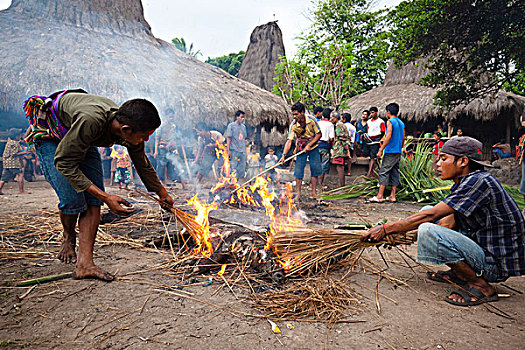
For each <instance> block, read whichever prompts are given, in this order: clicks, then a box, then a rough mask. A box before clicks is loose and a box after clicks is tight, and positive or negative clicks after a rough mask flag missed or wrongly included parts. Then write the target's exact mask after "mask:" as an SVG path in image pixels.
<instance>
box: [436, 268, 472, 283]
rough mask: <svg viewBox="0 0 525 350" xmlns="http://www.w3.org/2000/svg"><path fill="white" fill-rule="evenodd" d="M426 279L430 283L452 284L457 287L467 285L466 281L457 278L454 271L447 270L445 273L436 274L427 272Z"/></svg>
mask: <svg viewBox="0 0 525 350" xmlns="http://www.w3.org/2000/svg"><path fill="white" fill-rule="evenodd" d="M427 278H428V279H429V280H432V281H436V282H442V283H450V282H452V283H454V284H457V285H459V286H463V285H465V284H467V282H466V281H463V280H462V279H461V278H459V277H458V276H457V275H456V274H455V273H454V271H452V270H447V271H438V272H430V271H429V272H427Z"/></svg>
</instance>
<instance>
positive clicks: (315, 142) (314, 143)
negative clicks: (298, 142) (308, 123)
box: [304, 131, 322, 152]
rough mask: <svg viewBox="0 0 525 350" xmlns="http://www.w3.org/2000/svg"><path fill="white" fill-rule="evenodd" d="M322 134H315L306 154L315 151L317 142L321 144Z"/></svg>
mask: <svg viewBox="0 0 525 350" xmlns="http://www.w3.org/2000/svg"><path fill="white" fill-rule="evenodd" d="M321 136H322V134H321V132H320V131H319V132H318V133H317V134H315V136H314V137H313V138H312V141H310V142H309V143H308V144H307V145H306V147H305V148H304V149H305V151H306V152H308V151H310V150H312V149H313V147H314V146H315V145H316V144H317V142H319V140H320V139H321Z"/></svg>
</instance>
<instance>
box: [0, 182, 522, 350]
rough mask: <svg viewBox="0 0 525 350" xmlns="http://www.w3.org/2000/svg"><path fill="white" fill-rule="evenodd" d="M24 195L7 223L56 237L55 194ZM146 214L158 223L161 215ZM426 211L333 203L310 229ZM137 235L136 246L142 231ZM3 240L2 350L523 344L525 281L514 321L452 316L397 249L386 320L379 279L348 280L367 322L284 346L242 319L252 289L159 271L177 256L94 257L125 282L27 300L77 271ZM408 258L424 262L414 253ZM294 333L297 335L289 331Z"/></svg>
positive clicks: (80, 284)
mask: <svg viewBox="0 0 525 350" xmlns="http://www.w3.org/2000/svg"><path fill="white" fill-rule="evenodd" d="M15 185H16V184H13V183H10V184H7V186H6V188H5V191H4V192H5V193H6V195H4V196H0V220H1V222H6V221H5V220H6V218H8V219H9V218H11V219H10V220H14V219H12V218H13V217H14V216H19V215H28V214H34V218H33V219H32V220H28V221H27V225H48V226H49V230H55V231H56V230H58V229H59V221H58V216H56V215H55V216H53V215H51V214H49V215H48V216H47V219H46V222H45V223H44V222H41V221H42V219H41V216H42V214H41V213H42V212H41V211H42V210H47V211H56V203H57V200H56V197H55V195H54V193H53V191H52V190H51V188H50V187H49V186H48V185H47V183H45V182H44V181H38V182H33V183H29V184H27V186H26V188H27V191H28V193H27V194H24V195H18V194H17V189H16V186H15ZM111 191H112V192H115V193H116V192H117V191H118V189H112V190H111ZM171 192H172V193H173V194H174V195H175V196H176V197H177V202H178V203H183V202H184V201H185V200H186V199H187V198H189V195H190V192H188V191H185V192H184V191H181V190H179V188H178V187H173V188H172V190H171ZM137 206H138V207H140V208H143V209H145V210H149V211H150V212H151V213H153V214H152V215H160V213H159V211H157V209H156V208H155V206H154V205H152V204H148V203H137ZM418 208H419V205H415V204H409V203H397V204H391V203H388V204H372V203H367V202H366V201H365V200H364V199H355V200H349V201H344V202H337V203H331V206H330V207H326V208H325V209H323V210H324V212H321V211H319V210H310V209H308V208H306V209H305V211H306V214H307V215H308V217H309V219H310V220H311V222H316V223H317V224H321V225H325V227H329V226H330V225H333V224H341V223H344V222H352V221H363V218H366V219H367V220H368V221H371V222H377V221H379V220H380V219H382V218H388V219H389V220H390V221H392V220H395V219H399V218H402V217H404V216H406V215H408V214H411V213H414V212H415V211H417V210H418ZM356 211H358V212H359V213H360V214H361V216H362V217H358V216H357V215H356ZM49 220H51V221H52V222H53V223H54V224H50V223H49ZM130 222H131V221H130ZM130 226H133V225H128V226H126V224H125V221H123V224H122V225H121V226H119V227H120V229H118V230H115V229H113V230H112V231H111V232H109V231H110V230H108V229H106V228H105V226H104V225H103V226H102V230H103V231H104V230H105V232H109V234H111V235H113V236H114V237H116V238H119V237H126V236H127V235H129V234H130V232H132V231H133V229H134V227H130ZM40 229H41V227H40ZM133 232H134V233H133V234H134V235H135V237H136V236H137V232H136V230H135V231H133ZM58 234H59V233H58ZM0 235H1V236H0V261H1V266H0V278H1V287H0V290H1V296H0V347H5V348H8V349H10V348H12V349H15V348H23V347H27V348H31V349H48V348H53V349H195V348H204V349H281V348H282V349H321V348H322V349H495V348H497V349H523V348H524V344H525V312H524V311H525V296H524V295H523V292H524V291H525V278H523V277H514V278H510V279H509V280H507V281H506V282H505V283H504V284H505V285H506V286H508V287H511V288H513V289H509V288H507V287H506V286H503V285H502V284H497V285H496V287H497V289H498V292H499V293H502V294H506V295H508V297H506V298H502V299H500V301H498V302H496V303H492V304H491V305H493V306H495V307H497V308H498V309H499V310H501V311H503V312H504V313H506V314H508V315H509V316H510V317H511V318H505V317H502V316H500V315H498V314H497V312H498V311H497V310H496V309H494V308H492V307H486V306H484V305H481V306H476V307H471V308H462V307H456V306H452V305H449V304H448V303H446V302H445V301H444V297H445V296H446V295H447V294H448V293H449V291H450V289H451V286H449V285H445V284H441V283H437V282H432V281H428V280H427V279H426V278H425V269H424V268H422V267H420V266H417V265H416V264H415V263H413V262H410V263H409V264H410V267H409V266H408V265H407V263H406V262H405V261H404V260H403V259H402V258H401V254H399V253H398V252H397V251H396V250H395V249H393V250H390V251H385V253H384V254H385V258H386V260H387V262H388V270H387V271H386V272H387V273H388V274H389V275H390V276H392V277H395V278H397V279H400V280H402V281H404V282H405V283H406V284H407V286H403V285H399V286H396V285H394V284H393V283H392V282H390V281H389V280H388V279H383V280H382V281H381V283H380V284H379V287H378V292H379V293H378V301H379V305H380V312H379V311H378V308H377V306H376V286H377V284H378V276H377V275H376V274H373V273H370V272H356V273H351V274H350V275H349V277H348V278H346V279H345V283H346V284H347V285H348V287H349V288H350V287H351V288H354V289H355V290H356V291H357V292H358V293H360V294H361V295H362V297H361V300H362V303H363V304H364V305H363V306H362V309H363V311H362V312H361V313H357V314H353V315H351V314H348V315H347V316H346V317H345V319H347V320H354V321H362V322H356V323H340V324H336V325H334V326H333V327H332V328H329V327H328V326H327V325H326V324H324V323H308V322H277V325H278V326H279V328H280V329H281V331H282V333H281V334H280V335H276V334H273V333H272V331H271V327H270V324H269V322H268V321H267V320H266V319H261V318H257V317H247V316H243V315H241V314H240V313H238V312H244V313H251V314H258V313H259V311H258V310H254V309H252V308H250V307H249V306H248V305H247V304H246V303H245V302H244V299H245V298H247V297H248V295H249V293H248V290H247V289H246V288H241V287H240V286H239V287H237V286H233V290H234V292H235V295H233V294H232V293H231V292H230V291H229V289H228V288H226V287H224V288H220V287H221V286H222V282H221V280H220V279H218V278H215V279H214V280H213V283H212V284H211V285H209V286H206V287H205V286H204V284H205V283H206V282H207V281H209V276H197V277H196V278H195V279H194V280H193V281H191V284H192V285H191V286H186V285H183V284H182V282H181V280H180V278H179V277H176V276H175V275H174V274H173V273H172V272H171V271H170V270H169V269H168V268H161V267H162V264H164V263H167V262H169V261H170V259H171V253H170V250H169V249H141V248H132V247H130V246H129V245H122V244H105V245H103V246H97V248H96V250H95V261H96V262H97V263H98V264H99V265H101V266H102V267H103V268H105V269H107V270H109V271H111V272H116V273H117V275H118V279H117V280H116V281H114V282H111V283H105V282H101V281H94V280H81V281H76V280H72V279H64V280H60V281H55V282H50V283H46V284H41V285H38V286H37V287H36V288H34V289H33V290H31V292H30V293H29V294H28V295H27V296H25V297H24V298H23V299H22V300H20V299H19V298H20V297H21V296H23V295H24V294H25V293H26V292H28V291H29V290H30V288H29V287H14V285H15V284H16V283H17V282H18V281H21V280H25V279H28V278H36V277H41V276H48V275H54V274H60V273H65V272H70V271H72V269H73V266H72V265H66V264H63V263H61V262H59V261H58V260H56V259H55V256H56V253H57V252H58V248H59V246H58V244H57V242H56V241H49V242H34V246H29V247H26V248H27V251H30V250H31V249H33V248H34V250H35V251H40V252H41V251H44V253H39V254H36V255H35V256H31V255H30V254H27V255H26V256H25V257H24V258H22V259H13V258H11V257H12V256H13V253H12V252H11V251H10V246H9V237H5V236H4V230H3V229H2V228H0ZM139 235H140V237H142V238H144V239H148V238H151V236H152V235H153V233H152V232H149V231H148V230H143V231H141V232H140V233H139ZM11 248H13V247H11ZM404 249H405V250H406V252H407V253H408V254H409V255H410V256H412V257H414V258H415V256H416V247H415V246H409V247H408V248H404ZM47 252H49V253H47ZM374 252H375V249H371V251H370V252H367V253H365V254H368V255H369V256H371V257H373V258H375V259H376V260H377V262H378V263H379V264H382V265H384V263H383V262H382V260H381V259H380V258H379V257H378V256H377V254H374ZM434 268H435V267H434ZM346 272H347V271H345V270H341V271H335V272H333V273H331V274H330V278H334V279H337V278H340V277H341V276H343V275H344V274H345V273H346ZM161 286H176V287H179V288H178V291H179V294H182V295H187V296H188V297H192V298H194V299H192V298H187V297H180V296H176V295H173V294H169V293H166V292H162V291H158V290H159V289H160V288H159V287H161ZM219 288H220V290H219V291H217V290H218V289H219ZM195 298H197V299H199V300H196V299H195ZM202 301H204V302H202ZM211 304H213V305H215V306H212V305H211ZM217 306H221V307H223V308H226V309H223V308H219V307H217ZM288 323H290V324H291V325H293V327H294V328H293V329H289V328H288V327H287V324H288Z"/></svg>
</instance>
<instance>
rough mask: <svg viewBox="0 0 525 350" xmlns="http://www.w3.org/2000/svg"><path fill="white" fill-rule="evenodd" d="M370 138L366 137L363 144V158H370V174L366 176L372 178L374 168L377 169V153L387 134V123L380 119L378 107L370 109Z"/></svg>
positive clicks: (367, 124)
mask: <svg viewBox="0 0 525 350" xmlns="http://www.w3.org/2000/svg"><path fill="white" fill-rule="evenodd" d="M366 126H367V132H366V135H367V136H368V137H366V136H365V137H364V142H363V156H364V157H369V158H370V162H369V163H368V173H367V174H366V176H368V177H369V176H371V175H372V172H373V170H374V168H376V167H377V162H376V158H377V152H379V147H380V143H381V137H383V135H384V134H385V122H384V121H383V119H381V118H379V114H378V110H377V107H370V119H369V120H368V122H367V123H366Z"/></svg>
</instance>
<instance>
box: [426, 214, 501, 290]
mask: <svg viewBox="0 0 525 350" xmlns="http://www.w3.org/2000/svg"><path fill="white" fill-rule="evenodd" d="M417 260H418V261H421V262H424V263H428V264H436V265H444V264H457V263H461V262H465V263H467V264H468V265H469V266H470V267H471V268H472V269H473V270H474V271H475V272H476V275H477V276H478V277H482V278H484V279H485V280H486V281H488V282H501V281H504V280H506V279H507V277H506V276H504V275H503V274H502V273H501V271H500V269H499V267H498V265H496V264H489V263H487V261H486V259H485V252H484V251H483V249H481V247H480V246H479V245H478V244H477V243H476V242H474V241H473V240H471V239H470V238H468V237H467V236H465V235H464V234H462V233H460V232H457V231H454V230H451V229H449V228H446V227H443V226H439V225H437V224H431V223H428V222H427V223H424V224H421V225H419V228H418V231H417Z"/></svg>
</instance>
